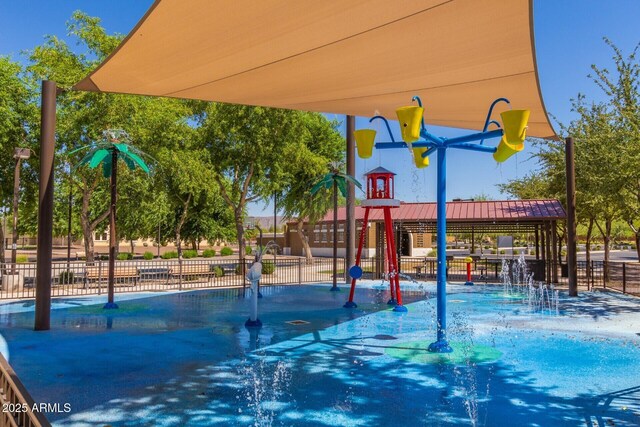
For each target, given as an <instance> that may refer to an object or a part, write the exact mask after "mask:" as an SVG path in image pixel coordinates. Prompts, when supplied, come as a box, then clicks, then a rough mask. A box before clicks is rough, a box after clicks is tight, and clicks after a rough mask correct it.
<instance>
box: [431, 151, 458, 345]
mask: <svg viewBox="0 0 640 427" xmlns="http://www.w3.org/2000/svg"><path fill="white" fill-rule="evenodd" d="M437 172H438V198H437V216H438V220H437V234H438V235H437V245H438V247H437V254H438V270H437V275H436V277H437V287H436V292H437V315H436V321H437V323H438V324H437V328H438V332H437V340H436V342H433V343H431V344H429V351H430V352H433V353H451V352H452V351H453V350H452V348H451V347H450V346H449V343H448V342H447V332H446V331H447V147H445V146H444V145H441V146H439V147H438V171H437Z"/></svg>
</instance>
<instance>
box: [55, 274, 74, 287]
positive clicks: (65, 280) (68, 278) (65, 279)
mask: <svg viewBox="0 0 640 427" xmlns="http://www.w3.org/2000/svg"><path fill="white" fill-rule="evenodd" d="M58 280H59V282H60V284H62V285H69V284H71V283H73V271H63V272H62V273H60V275H59V276H58Z"/></svg>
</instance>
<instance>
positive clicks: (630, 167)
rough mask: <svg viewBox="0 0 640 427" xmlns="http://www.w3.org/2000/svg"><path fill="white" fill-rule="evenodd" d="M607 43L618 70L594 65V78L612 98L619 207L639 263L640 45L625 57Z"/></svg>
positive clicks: (610, 106)
mask: <svg viewBox="0 0 640 427" xmlns="http://www.w3.org/2000/svg"><path fill="white" fill-rule="evenodd" d="M604 40H605V43H607V44H608V45H609V46H610V47H611V49H612V50H613V61H614V64H615V70H614V71H613V72H610V71H609V70H608V69H606V68H601V67H598V66H596V65H592V66H591V68H592V69H593V71H594V74H593V75H591V78H592V79H593V81H594V83H595V84H596V85H598V87H600V88H601V89H602V90H603V91H604V93H605V94H606V95H607V96H608V98H609V103H608V111H609V112H610V114H611V117H610V120H609V125H610V126H609V128H610V132H611V136H612V137H613V138H615V144H614V145H615V150H617V151H618V153H619V156H617V160H618V161H619V162H617V163H615V165H616V168H615V170H616V172H617V173H618V176H619V177H620V181H619V184H620V187H619V192H618V198H617V201H618V203H617V206H618V209H619V211H620V216H621V217H622V219H623V220H624V221H625V222H626V223H627V225H628V226H629V228H630V229H631V230H632V231H633V233H634V237H635V243H636V250H637V256H638V259H640V225H639V223H640V170H639V169H640V168H638V165H639V164H640V89H639V87H640V63H639V62H638V57H637V55H638V49H640V43H639V44H638V45H636V47H635V48H634V49H633V51H632V52H631V54H629V55H628V56H627V57H625V56H624V54H623V53H622V51H621V50H620V49H619V48H618V47H616V46H615V45H614V44H613V43H612V42H611V41H610V40H609V39H607V38H605V39H604Z"/></svg>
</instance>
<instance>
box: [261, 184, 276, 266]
mask: <svg viewBox="0 0 640 427" xmlns="http://www.w3.org/2000/svg"><path fill="white" fill-rule="evenodd" d="M277 224H278V193H277V192H276V191H275V190H273V244H274V249H273V267H274V268H275V266H276V255H277V253H278V249H277V248H278V242H277V241H276V237H277V236H276V226H277ZM261 243H262V242H261Z"/></svg>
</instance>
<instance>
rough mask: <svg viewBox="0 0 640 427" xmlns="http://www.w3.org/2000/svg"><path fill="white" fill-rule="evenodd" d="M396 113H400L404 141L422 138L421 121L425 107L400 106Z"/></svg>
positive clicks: (399, 119) (399, 118)
mask: <svg viewBox="0 0 640 427" xmlns="http://www.w3.org/2000/svg"><path fill="white" fill-rule="evenodd" d="M396 114H397V115H398V121H399V122H400V130H401V131H402V139H403V140H404V142H413V141H417V140H418V138H420V123H421V122H422V115H423V114H424V108H422V107H414V106H410V107H400V108H398V109H397V110H396Z"/></svg>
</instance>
